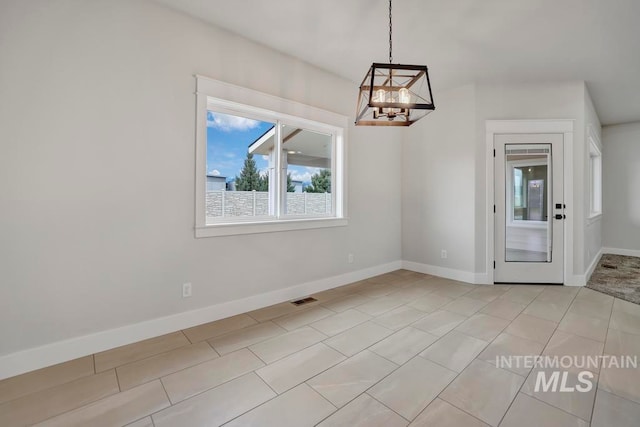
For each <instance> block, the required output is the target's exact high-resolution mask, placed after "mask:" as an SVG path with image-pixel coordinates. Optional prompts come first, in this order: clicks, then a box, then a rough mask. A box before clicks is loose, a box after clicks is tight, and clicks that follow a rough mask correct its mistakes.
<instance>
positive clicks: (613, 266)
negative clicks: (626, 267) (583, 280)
mask: <svg viewBox="0 0 640 427" xmlns="http://www.w3.org/2000/svg"><path fill="white" fill-rule="evenodd" d="M602 268H610V269H611V270H617V269H618V266H616V265H611V264H602Z"/></svg>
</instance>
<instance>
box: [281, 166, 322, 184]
mask: <svg viewBox="0 0 640 427" xmlns="http://www.w3.org/2000/svg"><path fill="white" fill-rule="evenodd" d="M319 170H320V169H318V168H310V167H307V168H305V170H304V171H303V172H300V171H297V170H295V169H292V170H289V171H288V172H290V173H291V179H293V180H294V181H302V182H310V181H311V177H312V176H313V175H314V174H316V173H318V171H319Z"/></svg>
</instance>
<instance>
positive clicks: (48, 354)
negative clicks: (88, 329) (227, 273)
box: [0, 261, 403, 380]
mask: <svg viewBox="0 0 640 427" xmlns="http://www.w3.org/2000/svg"><path fill="white" fill-rule="evenodd" d="M402 265H403V263H402V262H401V261H394V262H390V263H388V264H383V265H378V266H375V267H370V268H365V269H362V270H358V271H352V272H349V273H345V274H340V275H337V276H332V277H327V278H324V279H319V280H314V281H312V282H307V283H303V284H300V285H297V286H292V287H289V288H285V289H278V290H275V291H271V292H266V293H263V294H259V295H254V296H250V297H247V298H242V299H239V300H234V301H228V302H224V303H221V304H216V305H211V306H208V307H204V308H200V309H197V310H192V311H186V312H183V313H177V314H173V315H171V316H165V317H159V318H156V319H151V320H147V321H144V322H140V323H136V324H133V325H127V326H123V327H120V328H116V329H109V330H106V331H101V332H96V333H94V334H90V335H84V336H81V337H76V338H71V339H68V340H64V341H58V342H55V343H51V344H47V345H43V346H41V347H36V348H30V349H27V350H23V351H19V352H16V353H11V354H8V355H5V356H2V357H0V380H2V379H4V378H9V377H12V376H15V375H19V374H22V373H25V372H29V371H33V370H36V369H40V368H44V367H46V366H51V365H55V364H57V363H61V362H66V361H68V360H72V359H76V358H78V357H83V356H87V355H89V354H93V353H98V352H101V351H105V350H109V349H112V348H115V347H120V346H122V345H127V344H131V343H134V342H137V341H140V340H144V339H148V338H153V337H157V336H159V335H164V334H168V333H171V332H174V331H178V330H181V329H186V328H190V327H192V326H197V325H200V324H203V323H207V322H212V321H214V320H218V319H223V318H225V317H229V316H235V315H236V314H241V313H246V312H248V311H252V310H256V309H258V308H262V307H267V306H269V305H273V304H277V303H280V302H283V301H289V300H292V299H296V298H300V297H304V296H307V295H310V294H314V293H317V292H321V291H324V290H327V289H333V288H336V287H338V286H343V285H347V284H349V283H352V282H357V281H358V280H363V279H368V278H369V277H373V276H377V275H379V274H384V273H388V272H390V271H394V270H398V269H400V268H402Z"/></svg>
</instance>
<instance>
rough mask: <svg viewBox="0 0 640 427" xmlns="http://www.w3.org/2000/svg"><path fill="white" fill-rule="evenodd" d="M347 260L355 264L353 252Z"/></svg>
mask: <svg viewBox="0 0 640 427" xmlns="http://www.w3.org/2000/svg"><path fill="white" fill-rule="evenodd" d="M347 260H348V261H349V264H353V254H349V256H348V257H347Z"/></svg>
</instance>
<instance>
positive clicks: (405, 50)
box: [157, 0, 640, 124]
mask: <svg viewBox="0 0 640 427" xmlns="http://www.w3.org/2000/svg"><path fill="white" fill-rule="evenodd" d="M157 1H158V2H160V3H163V4H166V5H168V6H171V7H172V8H174V9H177V10H180V11H183V12H185V13H188V14H190V15H192V16H195V17H197V18H200V19H202V20H204V21H206V22H209V23H212V24H214V25H217V26H220V27H222V28H225V29H227V30H230V31H232V32H234V33H238V34H241V35H243V36H245V37H247V38H249V39H251V40H254V41H257V42H259V43H262V44H264V45H267V46H270V47H272V48H274V49H277V50H279V51H282V52H285V53H287V54H289V55H292V56H295V57H297V58H300V59H302V60H304V61H307V62H309V63H312V64H314V65H316V66H318V67H321V68H323V69H325V70H329V71H331V72H333V73H335V74H338V75H340V76H343V77H345V78H347V79H349V80H352V81H353V82H354V84H356V83H357V84H359V83H360V81H361V79H362V78H363V77H364V74H365V73H366V71H367V69H368V68H369V66H370V65H371V63H372V62H387V61H388V37H389V36H388V2H387V0H319V1H310V0H306V1H305V0H269V1H256V0H224V1H223V0H157ZM639 21H640V0H437V1H436V0H396V1H395V2H394V3H393V28H394V30H393V35H394V37H393V43H394V48H393V57H394V62H396V63H403V64H426V65H427V66H428V67H429V73H430V76H431V82H432V86H433V90H434V97H435V99H436V103H437V99H438V98H437V92H438V90H443V89H446V88H451V87H455V86H460V85H463V84H467V83H471V82H494V83H500V82H519V83H528V82H531V83H536V82H559V81H568V80H584V81H586V82H587V86H588V88H589V92H590V93H591V96H592V98H593V100H594V103H595V105H596V109H597V111H598V115H599V116H600V119H601V120H602V123H603V124H614V123H624V122H630V121H637V120H640V25H639Z"/></svg>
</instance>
